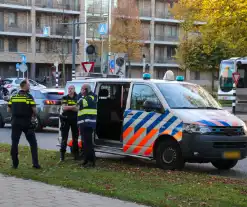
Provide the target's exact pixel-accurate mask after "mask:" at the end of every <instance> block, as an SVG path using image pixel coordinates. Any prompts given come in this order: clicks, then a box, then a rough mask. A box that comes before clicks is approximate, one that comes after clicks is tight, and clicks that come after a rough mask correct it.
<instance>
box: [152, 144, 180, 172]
mask: <svg viewBox="0 0 247 207" xmlns="http://www.w3.org/2000/svg"><path fill="white" fill-rule="evenodd" d="M156 163H157V165H158V166H159V167H160V168H162V169H164V170H181V169H183V168H184V165H185V162H184V159H183V156H182V152H181V150H180V147H179V145H178V144H177V143H176V142H175V141H173V140H167V141H164V142H161V143H160V144H159V146H158V147H157V150H156Z"/></svg>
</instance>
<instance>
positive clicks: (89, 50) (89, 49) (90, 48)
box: [86, 45, 95, 55]
mask: <svg viewBox="0 0 247 207" xmlns="http://www.w3.org/2000/svg"><path fill="white" fill-rule="evenodd" d="M86 53H87V54H88V55H92V54H94V53H95V46H94V45H88V46H87V48H86Z"/></svg>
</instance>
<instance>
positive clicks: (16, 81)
mask: <svg viewBox="0 0 247 207" xmlns="http://www.w3.org/2000/svg"><path fill="white" fill-rule="evenodd" d="M23 79H24V78H5V79H3V81H4V83H5V84H4V87H5V88H7V89H8V91H9V93H10V94H13V93H16V92H17V91H18V90H19V89H20V83H21V81H22V80H23ZM28 80H29V83H30V87H31V88H32V89H43V88H46V86H44V85H42V84H39V83H37V82H36V81H34V80H32V79H28Z"/></svg>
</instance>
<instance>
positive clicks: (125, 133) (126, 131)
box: [123, 127, 134, 139]
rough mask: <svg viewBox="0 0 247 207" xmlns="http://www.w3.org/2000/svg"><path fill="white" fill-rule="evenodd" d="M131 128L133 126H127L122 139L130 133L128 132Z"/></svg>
mask: <svg viewBox="0 0 247 207" xmlns="http://www.w3.org/2000/svg"><path fill="white" fill-rule="evenodd" d="M133 129H134V128H133V127H128V128H127V129H126V130H125V131H124V133H123V139H125V138H126V137H127V136H128V135H129V134H130V132H132V130H133Z"/></svg>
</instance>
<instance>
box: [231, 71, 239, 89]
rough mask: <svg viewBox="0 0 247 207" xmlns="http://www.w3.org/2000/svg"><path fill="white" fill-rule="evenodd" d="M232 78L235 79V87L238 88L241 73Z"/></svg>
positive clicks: (235, 73) (236, 73)
mask: <svg viewBox="0 0 247 207" xmlns="http://www.w3.org/2000/svg"><path fill="white" fill-rule="evenodd" d="M232 78H233V81H234V83H235V85H236V86H237V85H238V81H239V79H240V73H238V72H234V73H232Z"/></svg>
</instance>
